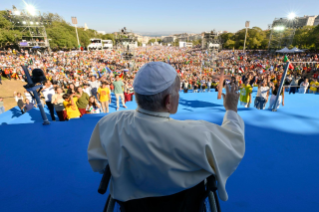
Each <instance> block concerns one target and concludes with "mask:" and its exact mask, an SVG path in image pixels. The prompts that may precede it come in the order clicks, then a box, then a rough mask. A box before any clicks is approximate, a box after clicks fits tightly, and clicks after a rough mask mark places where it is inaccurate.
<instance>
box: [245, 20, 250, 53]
mask: <svg viewBox="0 0 319 212" xmlns="http://www.w3.org/2000/svg"><path fill="white" fill-rule="evenodd" d="M249 23H250V22H249V21H246V23H245V27H246V34H245V42H244V51H245V49H246V39H247V31H248V28H249Z"/></svg>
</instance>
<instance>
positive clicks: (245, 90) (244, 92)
mask: <svg viewBox="0 0 319 212" xmlns="http://www.w3.org/2000/svg"><path fill="white" fill-rule="evenodd" d="M252 92H253V88H252V87H251V86H250V85H249V83H248V79H245V80H244V82H243V84H242V86H241V89H240V96H239V101H240V105H243V106H245V107H249V106H250V103H251V93H252Z"/></svg>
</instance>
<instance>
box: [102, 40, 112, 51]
mask: <svg viewBox="0 0 319 212" xmlns="http://www.w3.org/2000/svg"><path fill="white" fill-rule="evenodd" d="M102 43H103V49H113V41H112V40H102Z"/></svg>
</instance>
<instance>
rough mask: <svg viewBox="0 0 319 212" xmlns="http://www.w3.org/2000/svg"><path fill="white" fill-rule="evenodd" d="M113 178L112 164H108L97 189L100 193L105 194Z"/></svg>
mask: <svg viewBox="0 0 319 212" xmlns="http://www.w3.org/2000/svg"><path fill="white" fill-rule="evenodd" d="M110 179H111V170H110V166H109V165H107V166H106V167H105V170H104V174H103V176H102V179H101V182H100V186H99V189H98V190H97V191H98V192H99V193H100V194H105V192H106V190H107V186H108V185H109V181H110Z"/></svg>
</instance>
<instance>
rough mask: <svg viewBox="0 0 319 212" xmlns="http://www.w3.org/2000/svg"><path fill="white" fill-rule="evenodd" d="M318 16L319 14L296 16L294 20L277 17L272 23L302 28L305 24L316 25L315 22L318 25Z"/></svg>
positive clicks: (275, 25) (274, 25) (273, 24)
mask: <svg viewBox="0 0 319 212" xmlns="http://www.w3.org/2000/svg"><path fill="white" fill-rule="evenodd" d="M318 17H319V16H318V15H313V16H307V15H305V16H303V17H296V18H295V19H294V20H289V19H288V18H276V19H275V20H274V21H273V23H272V27H277V26H281V27H285V28H301V27H304V26H315V23H316V24H317V25H318V24H319V19H318Z"/></svg>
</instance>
